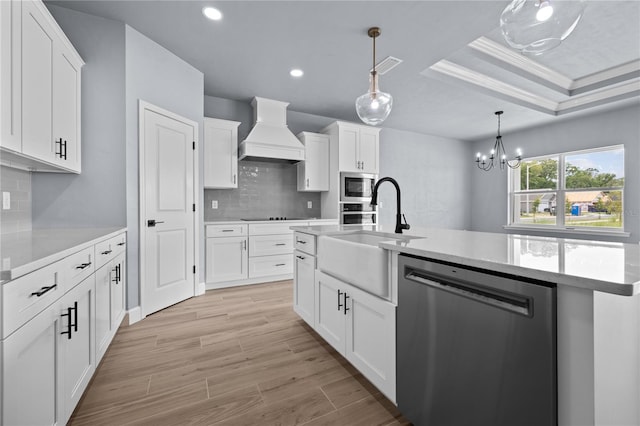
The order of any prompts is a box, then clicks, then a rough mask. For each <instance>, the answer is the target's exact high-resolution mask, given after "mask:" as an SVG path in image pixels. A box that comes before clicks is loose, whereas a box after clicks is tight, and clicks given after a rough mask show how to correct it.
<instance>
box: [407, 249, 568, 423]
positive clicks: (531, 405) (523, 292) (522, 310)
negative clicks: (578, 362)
mask: <svg viewBox="0 0 640 426" xmlns="http://www.w3.org/2000/svg"><path fill="white" fill-rule="evenodd" d="M398 273H399V283H398V309H397V333H396V335H397V401H398V408H399V409H400V411H401V412H402V414H403V415H404V416H405V417H407V418H408V419H409V420H410V421H411V422H412V423H413V424H414V425H416V426H443V425H447V426H457V425H460V426H462V425H464V426H470V425H477V426H485V425H486V426H499V425H504V426H517V425H531V426H546V425H557V378H556V289H555V285H552V284H548V283H542V282H538V281H533V280H526V279H523V278H518V277H513V276H506V275H500V274H497V273H494V272H490V271H485V270H477V269H469V268H466V267H464V266H460V265H455V264H449V263H445V262H437V261H432V260H426V259H420V258H415V257H412V256H409V255H401V256H400V257H399V267H398Z"/></svg>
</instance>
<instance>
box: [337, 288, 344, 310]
mask: <svg viewBox="0 0 640 426" xmlns="http://www.w3.org/2000/svg"><path fill="white" fill-rule="evenodd" d="M342 294H343V293H342V292H341V291H340V290H338V312H340V308H342V303H340V296H342ZM344 294H345V295H346V293H344Z"/></svg>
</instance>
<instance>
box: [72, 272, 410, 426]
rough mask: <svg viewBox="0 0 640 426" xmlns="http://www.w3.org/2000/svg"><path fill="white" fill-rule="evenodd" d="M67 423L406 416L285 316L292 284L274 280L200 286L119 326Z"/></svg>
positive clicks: (385, 421) (326, 421)
mask: <svg viewBox="0 0 640 426" xmlns="http://www.w3.org/2000/svg"><path fill="white" fill-rule="evenodd" d="M125 321H126V320H125ZM70 424H72V425H85V424H87V425H100V424H104V425H107V424H108V425H125V424H148V425H181V424H200V425H211V424H225V425H234V426H235V425H303V424H304V425H310V426H316V425H367V426H369V425H397V424H408V422H407V421H406V419H404V418H403V417H402V416H401V415H400V413H399V412H398V411H397V409H396V407H395V406H394V405H393V404H392V403H391V402H389V400H387V399H386V398H385V397H384V396H382V395H381V394H380V393H379V392H378V391H377V390H376V389H375V388H374V387H373V386H372V385H371V384H370V383H369V382H368V381H367V380H366V379H365V378H364V377H363V376H362V375H361V374H359V373H358V371H357V370H356V369H355V368H353V367H352V366H351V365H350V364H349V363H348V362H347V361H346V360H345V359H344V358H343V357H342V356H341V355H339V354H338V353H337V352H335V351H334V350H333V349H332V348H331V347H330V346H329V345H328V344H327V343H325V342H324V340H322V339H321V338H320V337H319V336H318V335H317V334H316V333H315V332H314V331H313V330H312V329H311V328H310V327H308V326H307V325H306V323H304V321H302V320H301V319H300V318H299V317H298V316H297V315H296V314H295V313H294V312H293V309H292V282H291V281H280V282H276V283H269V284H260V285H254V286H246V287H235V288H230V289H221V290H215V291H208V292H207V293H206V295H204V296H200V297H196V298H193V299H190V300H187V301H185V302H182V303H179V304H177V305H174V306H172V307H169V308H167V309H165V310H163V311H161V312H158V313H156V314H153V315H151V316H149V317H147V318H145V319H144V320H142V321H140V322H138V323H136V324H134V325H131V326H128V325H123V326H122V327H121V328H120V330H119V331H118V334H117V335H116V337H115V339H114V341H113V343H112V344H111V346H110V347H109V349H108V351H107V353H106V355H105V356H104V358H103V360H102V362H101V364H100V365H99V366H98V369H97V371H96V373H95V375H94V378H93V381H92V383H91V384H90V385H89V388H88V389H87V391H86V392H85V394H84V396H83V399H82V400H81V401H80V403H79V404H78V407H77V409H76V411H75V413H74V414H73V416H72V418H71V421H70Z"/></svg>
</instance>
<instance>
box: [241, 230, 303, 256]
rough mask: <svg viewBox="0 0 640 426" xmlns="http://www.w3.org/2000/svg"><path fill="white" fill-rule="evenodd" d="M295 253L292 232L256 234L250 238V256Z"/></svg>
mask: <svg viewBox="0 0 640 426" xmlns="http://www.w3.org/2000/svg"><path fill="white" fill-rule="evenodd" d="M291 253H293V240H292V238H291V234H284V235H255V236H251V237H250V238H249V256H252V257H253V256H269V255H274V254H291Z"/></svg>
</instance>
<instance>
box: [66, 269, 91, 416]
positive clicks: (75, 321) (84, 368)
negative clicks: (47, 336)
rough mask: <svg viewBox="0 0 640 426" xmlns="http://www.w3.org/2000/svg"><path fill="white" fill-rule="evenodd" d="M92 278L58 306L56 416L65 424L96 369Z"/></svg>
mask: <svg viewBox="0 0 640 426" xmlns="http://www.w3.org/2000/svg"><path fill="white" fill-rule="evenodd" d="M94 283H95V276H93V275H92V276H91V277H89V278H87V279H85V280H84V281H83V282H82V283H80V284H79V285H78V286H76V287H75V288H74V289H73V290H71V291H69V292H68V293H67V294H66V295H65V296H64V297H63V298H62V299H61V300H60V302H59V305H58V315H60V318H61V321H59V322H58V323H59V324H60V329H59V332H58V336H57V337H58V341H59V346H58V371H59V376H58V377H59V378H60V380H58V385H59V388H58V389H59V391H58V398H57V401H58V412H59V413H60V417H61V421H62V422H61V423H60V424H66V423H67V421H68V420H69V418H70V417H71V414H72V413H73V410H74V408H75V407H76V405H77V404H78V402H79V401H80V398H81V397H82V393H83V392H84V390H85V388H86V387H87V385H88V384H89V381H90V380H91V376H92V375H93V372H94V371H95V369H96V354H95V344H94V341H93V337H94V334H93V333H94V332H93V330H94V324H95V323H94V321H95V315H94V309H95V304H94V303H95V302H94V301H95V298H94V291H95V290H94V289H95V285H94Z"/></svg>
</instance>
